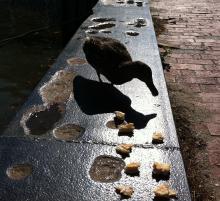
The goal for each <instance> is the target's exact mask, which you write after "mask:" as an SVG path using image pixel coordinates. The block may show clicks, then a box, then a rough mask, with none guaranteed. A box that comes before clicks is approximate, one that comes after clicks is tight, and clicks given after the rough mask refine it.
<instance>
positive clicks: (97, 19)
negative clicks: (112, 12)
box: [91, 17, 116, 23]
mask: <svg viewBox="0 0 220 201" xmlns="http://www.w3.org/2000/svg"><path fill="white" fill-rule="evenodd" d="M91 21H93V22H101V23H103V22H113V21H116V19H115V18H110V17H95V18H93V19H92V20H91Z"/></svg>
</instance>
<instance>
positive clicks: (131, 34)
mask: <svg viewBox="0 0 220 201" xmlns="http://www.w3.org/2000/svg"><path fill="white" fill-rule="evenodd" d="M126 34H127V35H129V36H138V35H139V33H138V32H136V31H126Z"/></svg>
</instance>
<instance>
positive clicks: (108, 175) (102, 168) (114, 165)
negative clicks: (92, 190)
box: [89, 155, 125, 182]
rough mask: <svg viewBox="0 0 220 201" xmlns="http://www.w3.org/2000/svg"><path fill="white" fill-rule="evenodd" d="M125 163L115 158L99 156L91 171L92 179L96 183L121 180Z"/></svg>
mask: <svg viewBox="0 0 220 201" xmlns="http://www.w3.org/2000/svg"><path fill="white" fill-rule="evenodd" d="M124 167H125V162H124V161H123V160H122V159H121V158H117V157H113V156H105V155H103V156H98V157H97V158H96V159H95V160H94V162H93V164H92V166H91V168H90V171H89V174H90V177H91V179H92V180H94V181H96V182H115V181H118V180H119V179H120V178H121V171H122V170H123V169H124Z"/></svg>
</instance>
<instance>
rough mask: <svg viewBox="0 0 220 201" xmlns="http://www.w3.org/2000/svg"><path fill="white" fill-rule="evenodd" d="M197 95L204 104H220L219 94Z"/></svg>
mask: <svg viewBox="0 0 220 201" xmlns="http://www.w3.org/2000/svg"><path fill="white" fill-rule="evenodd" d="M199 95H200V97H201V98H202V101H203V102H205V103H220V93H200V94H199Z"/></svg>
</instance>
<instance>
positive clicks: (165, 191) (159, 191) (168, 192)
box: [154, 184, 177, 198]
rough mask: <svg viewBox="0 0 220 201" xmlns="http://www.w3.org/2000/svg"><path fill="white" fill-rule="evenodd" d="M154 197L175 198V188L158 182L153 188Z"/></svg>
mask: <svg viewBox="0 0 220 201" xmlns="http://www.w3.org/2000/svg"><path fill="white" fill-rule="evenodd" d="M154 194H155V197H157V198H176V197H177V193H176V191H175V190H173V189H170V187H169V186H168V185H167V184H160V185H159V186H157V187H156V188H155V189H154Z"/></svg>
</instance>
